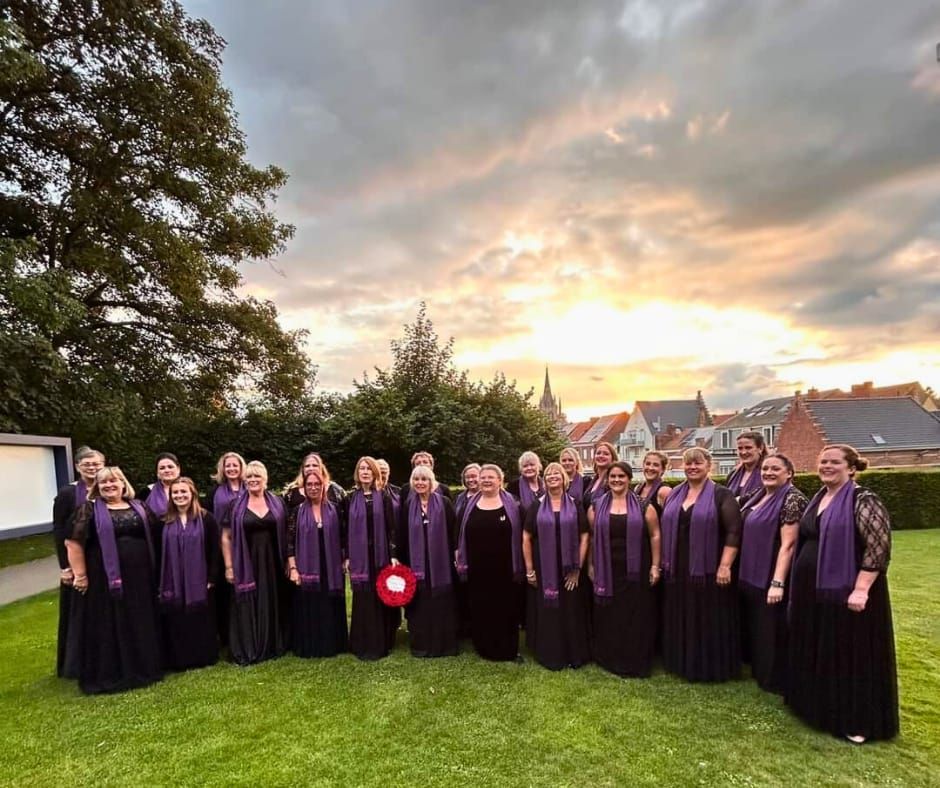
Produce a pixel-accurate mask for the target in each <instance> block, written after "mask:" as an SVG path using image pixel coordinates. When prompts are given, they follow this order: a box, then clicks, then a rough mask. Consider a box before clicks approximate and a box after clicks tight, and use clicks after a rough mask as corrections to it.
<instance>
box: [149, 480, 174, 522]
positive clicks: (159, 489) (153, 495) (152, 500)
mask: <svg viewBox="0 0 940 788" xmlns="http://www.w3.org/2000/svg"><path fill="white" fill-rule="evenodd" d="M145 503H146V504H147V508H148V509H149V510H150V511H151V512H153V513H154V514H155V515H156V516H157V517H159V518H161V519H162V518H163V517H164V516H165V515H166V510H167V509H169V508H170V502H169V500H168V499H167V497H166V490H164V489H163V482H161V481H160V480H159V479H158V480H157V483H156V484H155V485H153V487H151V488H150V493H149V494H148V495H147V500H146V501H145Z"/></svg>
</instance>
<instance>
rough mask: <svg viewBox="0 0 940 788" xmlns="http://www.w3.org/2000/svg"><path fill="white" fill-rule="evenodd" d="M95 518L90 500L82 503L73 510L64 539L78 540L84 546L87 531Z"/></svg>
mask: <svg viewBox="0 0 940 788" xmlns="http://www.w3.org/2000/svg"><path fill="white" fill-rule="evenodd" d="M94 518H95V507H94V504H92V503H91V501H87V502H86V503H83V504H82V505H81V506H80V507H79V508H78V509H76V511H75V515H74V516H73V517H72V526H71V529H70V533H69V534H68V536H66V539H71V540H72V541H73V542H78V543H79V544H80V545H81V546H82V547H84V546H85V541H86V540H87V539H88V531H89V529H90V528H91V527H92V523H93V522H94Z"/></svg>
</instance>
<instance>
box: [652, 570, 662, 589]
mask: <svg viewBox="0 0 940 788" xmlns="http://www.w3.org/2000/svg"><path fill="white" fill-rule="evenodd" d="M661 575H662V572H661V571H660V569H659V567H658V566H651V567H650V585H651V586H654V585H656V584H657V583H658V582H659V578H660V576H661Z"/></svg>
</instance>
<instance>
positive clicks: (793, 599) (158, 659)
mask: <svg viewBox="0 0 940 788" xmlns="http://www.w3.org/2000/svg"><path fill="white" fill-rule="evenodd" d="M738 454H739V457H740V459H741V463H740V465H739V467H738V468H737V469H736V470H735V472H734V473H733V474H732V475H731V476H730V477H729V479H728V481H727V484H726V485H719V484H716V483H715V482H714V481H712V479H711V478H710V473H711V456H710V455H709V453H708V452H707V451H706V450H705V449H703V448H699V447H695V448H691V449H688V450H687V451H686V452H685V454H684V455H683V458H682V459H683V467H684V471H685V481H683V482H682V483H681V484H679V485H678V486H676V487H675V488H670V487H669V486H668V485H666V484H664V481H663V475H664V473H665V471H666V469H667V467H668V460H667V458H666V456H665V455H663V454H661V453H659V452H655V451H654V452H649V453H648V454H647V456H646V457H645V458H644V461H643V478H642V480H641V481H640V482H639V483H638V484H637V485H635V486H634V485H633V483H632V482H633V470H632V468H631V467H630V465H629V464H627V463H624V462H621V461H618V460H617V454H616V450H615V448H614V447H613V446H612V445H610V444H607V443H602V444H599V445H598V446H596V447H595V452H594V464H593V469H592V470H593V473H592V474H591V475H590V476H589V477H588V476H585V474H584V473H583V469H582V467H581V461H580V458H579V456H578V453H577V452H576V451H574V450H573V449H570V448H569V449H565V450H564V451H562V453H561V456H560V457H559V461H558V462H552V463H550V464H549V465H548V466H547V467H545V468H544V470H543V468H542V464H541V461H540V459H539V457H538V456H537V455H535V454H534V453H532V452H525V453H524V454H523V455H522V456H521V457H520V458H519V463H518V465H519V477H518V478H517V479H515V480H513V481H512V482H510V483H509V484H506V483H505V480H504V476H503V471H502V470H501V469H500V468H499V467H498V466H496V465H493V464H482V465H479V464H476V463H472V464H470V465H468V466H467V467H466V468H465V469H464V471H463V474H462V481H463V485H464V489H463V491H462V492H461V493H460V494H459V495H457V496H456V498H455V499H454V498H452V495H451V493H450V490H448V488H447V487H446V485H443V484H441V483H439V482H438V481H437V479H436V477H435V475H434V459H433V457H432V456H431V455H430V454H428V453H426V452H418V453H416V454H415V455H414V456H413V458H412V465H413V469H412V473H411V476H410V478H409V481H408V484H406V485H405V486H403V487H401V488H399V487H397V486H395V485H393V484H391V483H390V482H389V479H388V465H387V463H384V462H383V461H381V460H376V459H374V458H372V457H363V458H361V459H360V460H359V461H358V462H357V463H356V466H355V469H354V474H353V481H354V485H353V487H352V489H351V490H350V491H349V492H346V491H345V490H343V488H342V487H340V486H339V485H337V484H336V483H334V482H333V481H332V480H331V478H330V475H329V472H328V471H327V468H326V465H325V463H324V462H323V459H322V457H320V455H318V454H309V455H308V456H307V457H305V458H304V461H303V463H302V465H301V468H300V472H299V473H298V475H297V478H296V479H295V480H294V481H293V482H292V483H291V484H290V485H288V487H287V489H286V491H285V492H284V493H283V495H279V494H275V493H273V492H271V491H270V490H268V477H267V471H266V469H265V467H264V465H263V464H261V463H260V462H248V463H246V462H245V461H244V460H243V459H242V457H240V456H239V455H238V454H236V453H234V452H228V453H226V454H224V455H223V456H222V457H221V458H220V459H219V462H218V467H217V472H216V474H215V477H214V479H215V482H216V485H215V487H214V488H212V489H211V490H210V491H209V493H208V495H207V496H206V501H207V504H206V506H205V507H203V505H201V504H200V502H199V495H198V491H197V489H196V486H195V484H194V483H193V482H192V480H191V479H189V478H187V477H185V476H183V475H182V469H181V467H180V463H179V461H178V460H177V458H176V457H174V456H173V455H171V454H163V455H160V456H159V457H158V458H157V463H156V476H157V480H156V482H155V483H154V484H153V485H152V486H151V487H150V489H149V491H148V492H147V495H146V496H145V497H144V501H143V503H141V502H140V499H138V498H137V497H135V492H134V490H133V488H132V486H131V485H130V483H129V482H128V481H127V479H126V478H125V477H124V474H123V473H122V472H121V471H120V469H119V468H116V467H113V466H112V467H107V466H106V465H105V462H104V457H103V456H102V455H101V454H100V453H99V452H95V451H93V450H90V449H83V450H80V451H79V452H78V454H77V455H76V469H77V471H78V473H79V477H80V478H79V481H78V482H77V483H76V484H74V485H70V486H69V487H67V488H64V489H63V490H62V491H60V493H59V496H58V497H57V499H56V503H55V522H56V536H57V539H58V541H59V543H60V545H61V546H62V549H60V561H61V564H62V567H63V573H62V584H63V591H62V607H61V618H60V633H59V634H60V641H59V642H60V648H59V664H58V667H59V673H60V675H63V676H67V677H74V678H78V679H79V683H80V686H81V688H82V689H83V690H84V691H86V692H109V691H116V690H122V689H127V688H129V687H135V686H142V685H145V684H148V683H150V682H153V681H156V680H158V679H159V678H160V677H161V675H162V672H163V671H164V670H183V669H186V668H190V667H198V666H202V665H208V664H211V663H213V662H215V661H216V660H217V659H218V655H219V645H220V643H222V644H225V645H227V646H228V649H229V652H230V653H231V657H232V659H233V660H234V661H235V662H237V663H239V664H251V663H255V662H259V661H262V660H265V659H269V658H272V657H277V656H279V655H281V654H283V653H285V652H286V651H287V650H288V649H290V650H292V651H293V652H294V653H295V654H297V655H299V656H303V657H328V656H333V655H336V654H339V653H342V652H345V651H350V652H352V653H353V654H355V655H356V656H357V657H359V658H361V659H366V660H372V659H381V658H382V657H384V656H386V655H387V654H388V653H389V651H390V650H391V649H392V648H393V646H394V643H395V637H396V632H397V631H398V629H399V627H400V625H401V612H400V610H399V609H398V608H392V607H387V606H386V605H385V604H383V602H382V600H381V598H380V596H379V593H378V591H377V589H376V579H377V577H378V574H379V572H380V571H381V570H382V569H383V568H385V567H386V566H388V565H397V564H398V563H399V562H402V563H404V564H406V565H408V566H410V568H411V570H412V572H413V574H414V577H415V580H416V591H415V595H414V598H413V599H412V601H411V602H410V603H409V604H408V606H407V607H406V608H405V615H406V617H407V629H408V637H409V645H410V648H411V652H412V654H413V655H415V656H417V657H444V656H450V655H455V654H457V653H458V648H459V641H460V638H461V637H462V636H463V635H467V636H469V638H470V640H471V642H472V644H473V647H474V649H475V650H476V651H477V653H478V654H479V655H480V656H481V657H483V658H485V659H490V660H516V659H522V657H520V656H519V652H520V648H519V638H520V630H521V629H524V630H525V632H526V640H527V645H528V647H529V649H530V651H531V652H532V653H533V654H534V656H535V659H536V660H537V661H538V662H539V663H540V664H542V665H544V666H545V667H547V668H550V669H556V670H557V669H562V668H565V667H578V666H580V665H583V664H585V663H587V662H589V661H591V660H593V661H594V662H596V663H597V664H598V665H600V666H601V667H602V668H604V669H606V670H608V671H610V672H612V673H615V674H617V675H621V676H637V677H643V676H649V675H650V673H651V671H652V668H653V664H654V660H655V658H656V655H657V653H659V654H661V658H662V664H663V666H664V667H665V669H666V670H667V671H669V672H671V673H674V674H677V675H679V676H682V677H684V678H685V679H687V680H689V681H705V682H717V681H727V680H730V679H735V678H737V677H738V676H739V675H740V672H741V664H742V662H749V663H750V665H751V672H752V675H753V676H754V678H755V679H756V681H757V682H758V684H759V685H760V686H761V687H763V688H764V689H766V690H769V691H773V692H778V693H781V694H783V696H784V698H785V700H786V702H787V703H788V704H789V705H790V707H791V708H792V709H793V710H794V711H795V712H796V713H797V714H798V715H799V716H800V717H801V718H803V719H804V720H806V721H807V722H808V723H810V724H811V725H814V726H815V727H818V728H821V729H824V730H828V731H830V732H832V733H834V734H838V735H841V736H845V737H847V738H849V739H850V740H852V741H856V742H860V741H864V740H866V739H883V738H890V737H892V736H893V735H895V734H896V732H897V729H898V710H897V679H896V669H895V656H894V638H893V631H892V623H891V612H890V604H889V599H888V588H887V581H886V577H885V572H886V569H887V563H888V559H889V556H890V524H889V518H888V515H887V512H886V511H885V508H884V506H883V504H882V503H881V501H880V500H879V499H878V498H877V496H875V495H874V494H873V493H872V492H871V491H869V490H865V489H864V488H861V487H859V486H858V485H857V484H856V482H855V480H854V476H855V474H856V472H858V471H860V470H863V469H864V468H865V467H866V464H867V463H866V461H865V460H864V458H862V457H860V456H859V454H858V452H857V451H855V449H853V448H852V447H850V446H845V445H836V446H827V447H826V448H825V449H824V450H823V451H822V453H821V454H820V457H819V468H818V470H819V477H820V481H821V482H822V487H821V488H820V490H819V492H818V493H817V494H816V495H815V496H814V497H813V499H812V500H811V501H807V499H806V498H805V496H803V495H802V494H801V493H800V492H799V491H798V490H797V489H796V487H794V486H793V483H792V477H793V466H792V464H791V463H790V461H789V460H788V459H787V458H786V457H784V456H782V455H779V454H776V455H768V453H767V450H766V447H765V446H764V443H763V439H762V437H761V436H760V435H759V434H757V433H744V434H743V435H741V436H739V438H738ZM346 576H348V578H349V583H350V586H351V588H352V611H351V617H350V620H349V626H348V629H347V615H346V596H345V593H346V580H345V578H346Z"/></svg>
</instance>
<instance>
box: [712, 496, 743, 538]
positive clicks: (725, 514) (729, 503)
mask: <svg viewBox="0 0 940 788" xmlns="http://www.w3.org/2000/svg"><path fill="white" fill-rule="evenodd" d="M715 508H716V509H717V510H718V528H719V529H720V530H721V534H722V542H723V544H724V546H725V547H740V546H741V528H742V522H741V507H740V506H738V502H737V500H736V499H735V497H734V495H733V494H732V492H731V490H729V489H728V488H727V487H719V486H718V485H716V486H715Z"/></svg>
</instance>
